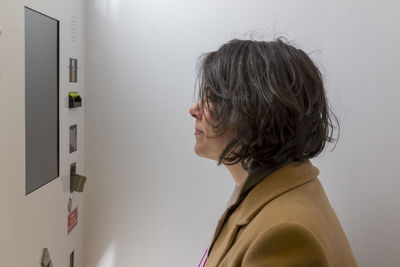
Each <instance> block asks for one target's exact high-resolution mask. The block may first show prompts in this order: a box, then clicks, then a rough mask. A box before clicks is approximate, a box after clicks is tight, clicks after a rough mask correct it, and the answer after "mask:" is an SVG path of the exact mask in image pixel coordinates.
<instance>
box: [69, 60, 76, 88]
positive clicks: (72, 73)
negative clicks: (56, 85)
mask: <svg viewBox="0 0 400 267" xmlns="http://www.w3.org/2000/svg"><path fill="white" fill-rule="evenodd" d="M77 81H78V60H77V59H76V58H70V59H69V82H71V83H76V82H77Z"/></svg>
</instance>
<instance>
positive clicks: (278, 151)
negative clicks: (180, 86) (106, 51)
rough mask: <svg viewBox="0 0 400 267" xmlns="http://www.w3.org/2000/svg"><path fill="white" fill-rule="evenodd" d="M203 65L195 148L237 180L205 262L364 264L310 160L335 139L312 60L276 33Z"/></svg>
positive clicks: (240, 43)
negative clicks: (352, 247)
mask: <svg viewBox="0 0 400 267" xmlns="http://www.w3.org/2000/svg"><path fill="white" fill-rule="evenodd" d="M199 63H200V64H199V76H198V78H199V80H198V81H199V92H198V101H197V102H196V103H195V104H194V105H193V106H192V107H191V108H190V114H191V115H192V116H193V117H194V118H195V119H196V123H195V136H196V145H195V148H194V150H195V153H196V154H197V155H199V156H201V157H206V158H209V159H212V160H216V161H217V162H218V165H220V164H223V165H224V166H226V168H227V169H228V170H229V171H230V173H231V174H232V177H233V179H234V181H235V183H236V187H235V190H234V192H233V194H232V196H231V198H230V200H229V202H228V205H227V209H226V211H225V212H224V214H223V215H222V217H221V219H220V220H219V222H218V225H217V229H216V230H215V234H214V237H213V238H212V240H211V243H210V246H209V248H208V250H206V254H207V257H204V259H203V260H202V262H203V265H204V263H205V266H207V267H213V266H220V267H228V266H229V267H232V266H244V267H259V266H297V267H301V266H304V267H305V266H307V267H308V266H358V265H357V262H356V260H355V258H354V256H353V253H352V250H351V248H350V245H349V243H348V240H347V238H346V235H345V233H344V231H343V229H342V227H341V225H340V222H339V220H338V218H337V216H336V213H335V211H334V210H333V209H332V207H331V205H330V203H329V200H328V198H327V196H326V194H325V192H324V189H323V187H322V185H321V183H320V181H319V179H318V175H319V170H318V168H316V167H315V166H313V165H312V163H311V162H310V158H313V157H315V156H317V155H318V154H320V153H321V152H322V150H323V148H324V147H325V143H326V141H328V142H332V141H334V140H335V139H333V138H332V133H333V124H332V120H331V115H333V116H334V114H333V113H331V110H330V108H329V105H328V101H327V98H326V93H325V89H324V85H323V81H322V77H321V74H320V72H319V70H318V68H317V67H316V66H315V65H314V64H313V62H312V60H311V59H310V58H309V57H308V56H307V54H305V53H304V52H303V51H302V50H300V49H297V48H295V47H293V46H292V45H290V44H288V43H287V42H286V41H284V40H282V39H280V38H278V39H276V40H274V41H270V42H265V41H253V40H237V39H234V40H231V41H229V42H227V43H226V44H224V45H222V46H221V47H220V48H219V49H218V50H217V51H214V52H209V53H206V54H204V55H203V56H202V57H200V61H199ZM334 118H335V119H336V117H335V116H334ZM336 121H337V119H336Z"/></svg>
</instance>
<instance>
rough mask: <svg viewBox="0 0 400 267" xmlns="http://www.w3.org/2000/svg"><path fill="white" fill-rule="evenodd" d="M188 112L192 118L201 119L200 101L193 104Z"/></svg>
mask: <svg viewBox="0 0 400 267" xmlns="http://www.w3.org/2000/svg"><path fill="white" fill-rule="evenodd" d="M189 113H190V115H192V117H193V118H196V119H198V120H200V119H201V112H200V102H197V103H195V104H193V105H192V106H191V107H190V109H189Z"/></svg>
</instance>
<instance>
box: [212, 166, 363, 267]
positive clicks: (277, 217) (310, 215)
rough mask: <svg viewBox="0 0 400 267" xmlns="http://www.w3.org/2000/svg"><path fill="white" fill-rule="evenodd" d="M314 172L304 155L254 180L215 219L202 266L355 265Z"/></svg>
mask: <svg viewBox="0 0 400 267" xmlns="http://www.w3.org/2000/svg"><path fill="white" fill-rule="evenodd" d="M318 174H319V170H318V168H316V167H315V166H313V165H312V164H311V162H310V161H309V160H307V161H306V162H304V163H302V164H300V165H297V166H296V165H295V163H290V164H287V165H286V166H283V167H282V168H279V169H278V170H275V171H274V172H272V173H271V174H269V175H268V176H267V177H266V178H265V179H263V180H262V181H261V182H259V183H258V184H257V185H256V186H255V187H254V188H252V189H251V191H250V192H249V193H248V195H247V196H246V197H245V198H244V199H243V201H242V202H241V203H240V205H239V206H238V207H237V208H236V209H235V210H234V211H233V213H232V214H231V215H230V216H227V211H225V213H224V214H223V216H222V217H221V219H220V220H219V222H218V226H217V229H216V231H215V234H214V237H213V238H212V242H211V245H210V248H211V250H210V251H209V252H208V253H209V255H208V258H207V261H206V265H205V266H206V267H214V266H219V267H238V266H243V267H261V266H271V267H276V266H282V267H289V266H293V267H295V266H296V267H306V266H307V267H311V266H332V267H339V266H343V267H344V266H346V267H347V266H349V267H350V266H351V267H354V266H358V265H357V262H356V260H355V258H354V256H353V253H352V250H351V248H350V245H349V242H348V240H347V238H346V235H345V233H344V231H343V229H342V227H341V225H340V222H339V220H338V218H337V216H336V213H335V211H334V210H333V209H332V207H331V205H330V203H329V200H328V198H327V196H326V194H325V191H324V189H323V187H322V185H321V183H320V181H319V179H318V177H317V176H318ZM225 220H226V221H225Z"/></svg>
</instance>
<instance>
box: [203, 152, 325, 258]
mask: <svg viewBox="0 0 400 267" xmlns="http://www.w3.org/2000/svg"><path fill="white" fill-rule="evenodd" d="M318 174H319V170H318V168H316V167H315V166H313V165H312V164H311V162H310V160H306V161H305V162H303V163H301V164H299V165H298V163H295V162H293V163H290V164H288V165H285V166H283V167H282V168H280V169H277V170H275V171H274V172H272V173H271V174H269V175H268V177H267V178H266V179H264V180H262V181H261V182H260V183H258V184H257V185H256V186H255V187H254V188H253V189H252V190H251V191H250V192H249V193H248V195H247V196H246V197H245V198H244V200H243V201H242V203H240V205H239V206H238V207H237V208H236V209H235V210H234V211H233V213H232V214H231V215H229V213H228V209H227V210H225V212H224V214H223V215H222V216H221V218H220V219H219V221H218V225H217V228H216V230H215V233H214V236H213V238H212V241H211V243H210V246H209V250H208V254H207V255H208V256H210V254H211V257H210V259H208V262H207V263H210V264H212V263H215V266H217V265H218V264H219V263H220V262H221V261H222V259H223V257H224V256H225V255H226V253H227V252H228V251H229V249H230V248H231V246H232V244H233V241H234V240H235V237H236V235H237V233H238V231H239V230H240V228H241V227H243V226H245V225H247V224H248V223H250V222H251V220H252V219H253V218H254V217H255V216H256V215H257V213H258V212H260V210H261V209H262V208H263V207H264V206H265V205H267V204H268V203H269V202H270V201H271V200H273V199H275V198H276V197H278V196H280V195H282V194H284V193H286V192H288V191H290V190H292V189H294V188H296V187H298V186H301V185H303V184H305V183H308V182H310V181H312V180H313V179H315V178H316V177H317V176H318ZM211 250H212V253H210V251H211Z"/></svg>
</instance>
